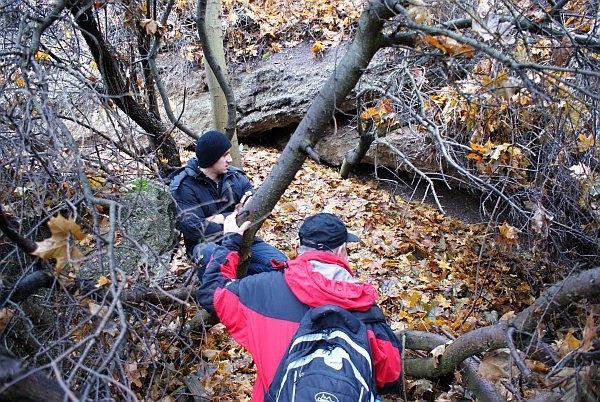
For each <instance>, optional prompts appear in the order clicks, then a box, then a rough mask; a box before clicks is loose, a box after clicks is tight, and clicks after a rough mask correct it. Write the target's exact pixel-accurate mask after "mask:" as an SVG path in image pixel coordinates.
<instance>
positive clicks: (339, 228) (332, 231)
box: [298, 212, 360, 250]
mask: <svg viewBox="0 0 600 402" xmlns="http://www.w3.org/2000/svg"><path fill="white" fill-rule="evenodd" d="M298 236H299V237H300V244H301V245H303V246H307V247H311V248H315V249H317V250H331V249H334V248H336V247H339V246H341V245H342V244H344V243H345V242H357V241H360V239H359V238H358V236H356V235H354V234H352V233H348V229H346V225H344V223H343V222H342V221H341V220H340V219H339V218H338V217H337V216H335V215H332V214H329V213H326V212H321V213H318V214H316V215H313V216H309V217H308V218H306V219H305V220H304V223H302V225H301V226H300V230H299V231H298Z"/></svg>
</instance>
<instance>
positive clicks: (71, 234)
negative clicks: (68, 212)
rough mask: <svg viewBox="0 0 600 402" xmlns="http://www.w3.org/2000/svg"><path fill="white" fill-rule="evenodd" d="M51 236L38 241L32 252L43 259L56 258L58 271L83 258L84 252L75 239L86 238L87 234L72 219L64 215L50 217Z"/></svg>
mask: <svg viewBox="0 0 600 402" xmlns="http://www.w3.org/2000/svg"><path fill="white" fill-rule="evenodd" d="M48 228H49V229H50V233H51V234H52V236H51V237H49V238H48V239H46V240H44V241H41V242H37V248H36V249H35V250H34V251H33V252H32V253H31V254H32V255H35V256H38V257H40V258H41V259H43V260H46V261H47V260H50V259H55V260H56V267H55V269H56V270H57V272H58V273H60V271H61V270H62V269H63V268H64V267H65V265H67V264H68V263H73V264H74V265H75V264H76V263H77V260H80V259H81V258H83V254H82V253H81V251H79V248H78V247H77V245H76V244H75V241H74V240H73V239H72V238H74V239H75V240H84V239H85V237H86V235H84V234H83V233H82V232H81V227H80V226H79V225H78V224H77V223H75V221H74V220H72V219H70V218H69V219H66V218H64V217H63V216H62V215H57V216H55V217H53V218H50V220H49V221H48Z"/></svg>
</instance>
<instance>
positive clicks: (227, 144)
mask: <svg viewBox="0 0 600 402" xmlns="http://www.w3.org/2000/svg"><path fill="white" fill-rule="evenodd" d="M229 148H231V141H229V138H227V136H226V135H225V134H223V133H222V132H220V131H214V130H211V131H207V132H205V133H204V134H202V135H201V136H200V138H198V141H197V142H196V158H198V166H200V167H201V168H207V167H209V166H211V165H212V164H214V163H215V162H216V161H217V160H219V158H220V157H221V156H223V154H224V153H225V152H227V150H228V149H229Z"/></svg>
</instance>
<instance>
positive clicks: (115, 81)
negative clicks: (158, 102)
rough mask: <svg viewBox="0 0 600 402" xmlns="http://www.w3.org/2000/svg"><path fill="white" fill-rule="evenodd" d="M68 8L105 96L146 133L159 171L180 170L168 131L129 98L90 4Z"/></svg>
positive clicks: (76, 3)
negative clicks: (172, 168) (170, 167)
mask: <svg viewBox="0 0 600 402" xmlns="http://www.w3.org/2000/svg"><path fill="white" fill-rule="evenodd" d="M70 7H71V8H70V10H71V14H72V15H73V17H74V18H75V20H76V21H77V24H78V25H79V27H80V28H81V34H82V36H83V38H84V40H85V42H86V43H87V45H88V47H89V49H90V52H91V53H92V56H93V57H94V60H95V62H96V64H97V65H98V69H99V70H100V73H101V74H102V79H103V80H104V83H105V85H106V89H105V91H106V93H107V95H109V96H110V99H111V100H112V101H113V102H114V103H115V104H116V105H117V107H119V109H121V110H123V112H125V114H127V116H129V117H130V118H131V119H132V120H133V121H135V122H136V123H137V124H138V125H139V126H140V127H141V128H142V129H144V130H145V131H146V132H147V134H148V137H149V139H150V144H151V146H152V148H153V150H154V151H155V152H156V155H157V164H158V165H159V166H161V171H165V172H166V170H167V168H168V166H177V167H178V166H181V159H180V157H179V150H178V148H177V144H176V143H175V140H174V139H173V137H172V136H171V133H170V131H169V130H168V129H167V127H166V126H165V124H163V122H162V121H161V120H160V119H158V118H156V117H155V116H154V114H153V113H152V112H150V111H148V110H147V109H145V108H144V107H143V106H142V105H140V104H139V103H138V102H137V101H136V100H135V99H134V98H133V97H132V96H131V94H130V91H129V89H128V88H127V83H126V81H125V79H124V78H123V74H122V72H121V68H120V66H119V63H118V61H117V59H116V57H115V55H114V53H113V52H112V51H111V49H110V48H109V46H108V44H107V43H106V42H105V41H104V38H103V35H102V33H101V32H100V30H99V28H98V26H97V24H96V20H95V19H94V13H93V11H92V10H93V2H92V1H89V0H87V1H81V2H73V3H71V4H70Z"/></svg>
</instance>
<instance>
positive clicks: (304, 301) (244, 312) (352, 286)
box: [197, 212, 402, 402]
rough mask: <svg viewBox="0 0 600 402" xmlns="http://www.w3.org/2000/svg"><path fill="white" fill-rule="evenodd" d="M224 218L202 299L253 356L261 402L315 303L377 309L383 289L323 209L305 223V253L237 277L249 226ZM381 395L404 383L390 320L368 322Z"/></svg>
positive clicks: (204, 279)
mask: <svg viewBox="0 0 600 402" xmlns="http://www.w3.org/2000/svg"><path fill="white" fill-rule="evenodd" d="M236 215H237V213H236V212H234V213H232V214H231V215H229V216H228V217H227V218H226V219H225V224H224V227H223V230H224V233H225V237H224V239H223V240H222V242H221V245H220V246H217V247H214V248H212V249H213V250H214V251H213V253H212V255H211V256H210V258H209V262H208V264H207V267H206V270H205V271H204V275H203V277H202V278H200V279H201V282H202V284H201V285H200V288H199V290H198V293H197V300H198V302H199V304H200V305H202V307H204V308H205V309H206V310H207V311H208V312H210V313H216V315H217V317H218V318H219V320H220V321H221V323H222V324H224V325H225V327H226V328H227V330H228V331H229V333H230V334H231V336H232V337H233V339H235V340H236V341H237V342H238V343H239V344H240V345H242V346H243V347H244V348H245V349H246V350H248V352H249V353H250V354H251V355H252V358H253V359H254V362H255V363H256V372H257V375H256V382H255V384H254V391H253V395H252V400H253V401H257V402H262V401H263V400H264V395H265V393H266V391H267V390H268V388H269V385H270V384H271V382H272V381H273V377H274V375H275V372H276V370H277V366H278V364H279V361H280V360H281V359H282V357H283V355H284V353H285V351H286V348H287V346H288V344H289V342H290V340H291V339H292V336H293V335H294V332H295V331H296V329H297V328H298V325H299V322H300V320H301V319H302V316H303V315H304V313H305V312H306V311H307V310H308V309H309V307H318V306H321V305H324V304H335V305H338V306H340V307H343V308H346V309H348V310H357V311H368V310H369V309H371V308H377V307H376V301H377V297H378V295H377V291H376V290H375V288H374V287H373V285H371V284H370V283H367V282H362V281H359V280H358V279H357V278H356V277H355V276H354V273H353V271H352V269H351V268H350V265H349V264H348V261H347V258H348V252H347V249H346V242H349V241H350V242H356V241H359V238H358V237H357V236H356V235H353V234H351V233H348V230H347V228H346V226H345V225H344V223H342V221H341V220H340V219H339V218H337V217H336V216H335V215H332V214H329V213H318V214H316V215H313V216H310V217H308V218H307V219H306V220H305V221H304V222H303V224H302V225H301V227H300V230H299V232H298V235H299V237H300V247H299V249H298V257H296V258H295V259H292V260H288V261H286V262H282V263H278V265H279V266H277V268H279V269H278V270H275V271H271V272H265V273H259V274H255V275H252V276H247V277H245V278H242V279H236V269H237V265H238V262H239V256H238V250H239V248H240V246H241V244H242V234H243V233H244V231H245V230H246V229H247V228H248V226H249V225H250V222H244V223H243V224H242V225H241V226H238V225H237V223H236ZM366 325H367V330H368V337H369V343H370V346H371V353H372V359H373V365H374V372H375V380H376V385H377V391H378V394H386V393H397V392H399V391H400V390H401V389H402V388H401V387H402V379H401V371H402V364H401V345H400V342H399V341H398V339H397V337H396V336H395V335H394V332H393V331H392V329H391V328H390V326H389V325H388V324H387V323H385V322H376V323H366Z"/></svg>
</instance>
